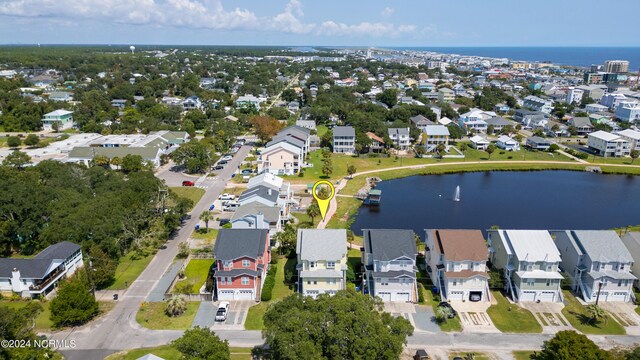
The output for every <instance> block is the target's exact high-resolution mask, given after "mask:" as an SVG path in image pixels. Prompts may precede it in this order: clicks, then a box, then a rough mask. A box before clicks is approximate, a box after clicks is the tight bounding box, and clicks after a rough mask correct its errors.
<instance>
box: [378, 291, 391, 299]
mask: <svg viewBox="0 0 640 360" xmlns="http://www.w3.org/2000/svg"><path fill="white" fill-rule="evenodd" d="M378 297H379V298H380V299H382V301H391V293H390V292H384V291H380V292H378Z"/></svg>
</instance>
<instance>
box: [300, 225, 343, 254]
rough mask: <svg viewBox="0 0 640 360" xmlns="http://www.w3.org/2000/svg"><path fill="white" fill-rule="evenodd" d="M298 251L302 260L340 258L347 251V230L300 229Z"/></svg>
mask: <svg viewBox="0 0 640 360" xmlns="http://www.w3.org/2000/svg"><path fill="white" fill-rule="evenodd" d="M296 253H298V254H300V258H301V259H302V260H309V261H318V260H340V259H342V257H343V256H345V255H346V253H347V230H345V229H299V230H298V243H297V245H296Z"/></svg>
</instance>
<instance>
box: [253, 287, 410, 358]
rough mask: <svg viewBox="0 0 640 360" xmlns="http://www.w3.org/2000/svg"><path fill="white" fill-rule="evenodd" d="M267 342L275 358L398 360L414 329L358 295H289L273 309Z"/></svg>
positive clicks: (378, 303)
mask: <svg viewBox="0 0 640 360" xmlns="http://www.w3.org/2000/svg"><path fill="white" fill-rule="evenodd" d="M264 326H265V327H264V330H263V337H264V338H265V340H266V343H267V345H268V346H269V348H270V349H271V351H272V352H273V355H274V357H275V358H277V359H398V358H399V357H400V354H401V352H402V349H403V347H404V345H405V344H406V342H407V336H409V335H411V334H412V333H413V327H412V326H411V324H410V323H409V321H408V320H406V319H404V318H402V317H398V318H396V317H393V316H392V315H391V314H389V313H383V312H382V302H381V301H380V300H379V299H374V298H372V297H370V296H367V295H363V294H360V293H357V292H355V291H354V290H344V291H339V292H338V293H337V294H335V295H334V296H328V295H324V294H323V295H320V296H318V298H317V299H315V300H314V299H312V298H310V297H301V296H299V295H297V294H296V295H291V296H289V297H287V298H285V299H284V300H282V301H279V302H277V303H275V304H273V305H271V306H270V307H269V309H268V310H267V312H266V314H265V316H264Z"/></svg>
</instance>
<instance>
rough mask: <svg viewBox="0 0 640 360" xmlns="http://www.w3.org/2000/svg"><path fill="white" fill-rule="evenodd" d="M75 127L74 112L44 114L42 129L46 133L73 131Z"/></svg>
mask: <svg viewBox="0 0 640 360" xmlns="http://www.w3.org/2000/svg"><path fill="white" fill-rule="evenodd" d="M73 125H74V122H73V111H69V110H63V109H60V110H56V111H52V112H50V113H46V114H44V117H43V118H42V127H43V129H44V130H45V131H53V130H58V131H61V130H67V129H71V128H72V127H73Z"/></svg>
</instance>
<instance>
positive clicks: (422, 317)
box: [411, 305, 440, 333]
mask: <svg viewBox="0 0 640 360" xmlns="http://www.w3.org/2000/svg"><path fill="white" fill-rule="evenodd" d="M415 310H416V312H415V313H414V314H411V318H412V319H413V327H414V328H415V329H416V331H427V332H434V333H435V332H440V327H439V326H438V324H437V323H436V316H435V314H434V313H433V309H432V308H431V306H426V305H416V306H415Z"/></svg>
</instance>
